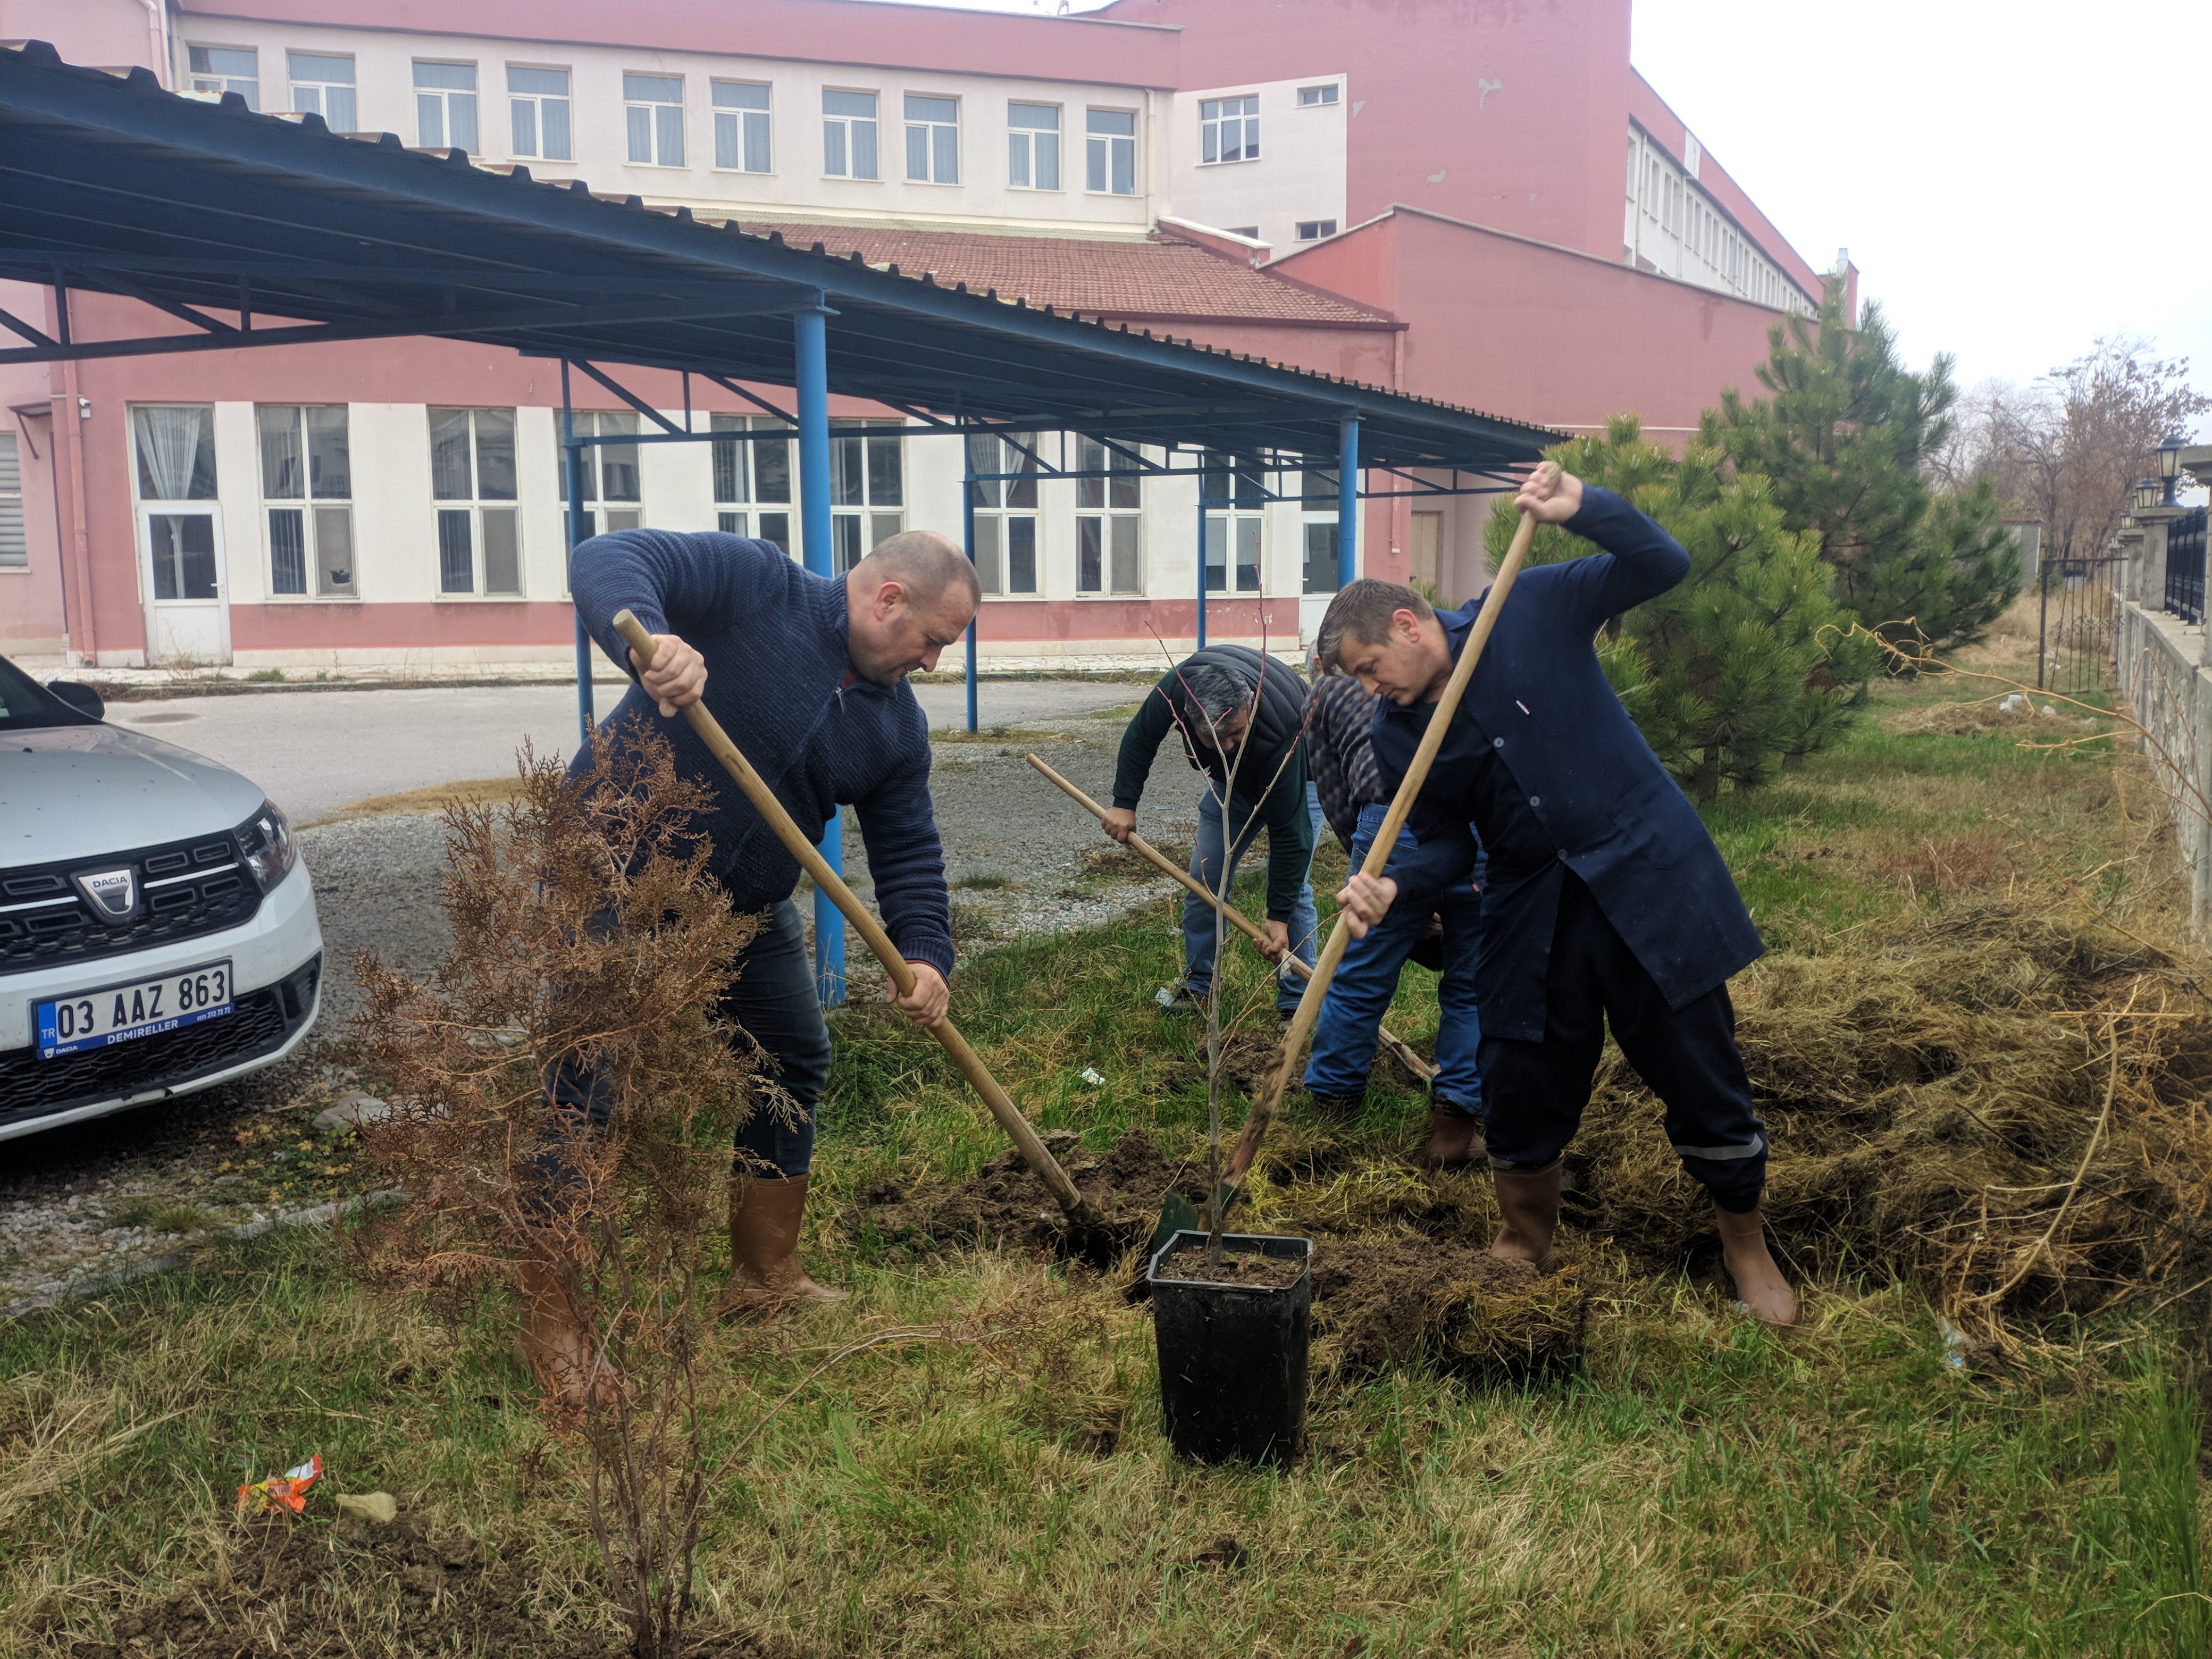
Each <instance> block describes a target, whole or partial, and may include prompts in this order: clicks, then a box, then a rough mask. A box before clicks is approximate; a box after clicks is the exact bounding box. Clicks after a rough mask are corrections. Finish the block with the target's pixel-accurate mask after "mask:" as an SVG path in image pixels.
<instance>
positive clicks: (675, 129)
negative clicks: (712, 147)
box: [623, 70, 690, 170]
mask: <svg viewBox="0 0 2212 1659" xmlns="http://www.w3.org/2000/svg"><path fill="white" fill-rule="evenodd" d="M641 81H672V82H675V83H676V96H675V97H674V99H672V100H671V99H667V98H658V97H654V98H647V97H640V96H637V95H635V94H632V92H631V91H630V83H631V82H641ZM685 94H686V88H685V87H684V77H683V76H680V75H663V74H661V73H660V72H659V70H652V71H649V72H648V71H647V70H623V156H624V158H625V160H626V161H627V163H628V165H629V166H631V167H671V168H676V169H679V170H680V169H683V168H685V167H689V165H690V163H689V161H687V160H686V157H687V156H688V155H690V143H688V142H687V141H686V137H687V136H686V134H685V131H684V127H685V118H684V98H685ZM671 110H673V111H674V112H676V118H675V120H674V121H673V122H671V121H670V120H669V119H668V112H669V111H671ZM641 115H642V116H644V117H645V137H646V141H647V142H646V145H645V149H646V152H647V154H646V156H645V158H644V159H642V160H641V159H640V158H639V156H638V153H637V151H638V143H637V140H638V122H637V118H638V117H639V116H641ZM671 132H672V133H673V134H674V136H675V140H676V143H675V145H674V149H675V151H676V155H675V159H674V160H672V161H671V159H670V158H669V154H668V152H669V149H670V148H671V147H670V145H669V143H668V139H669V137H670V134H671Z"/></svg>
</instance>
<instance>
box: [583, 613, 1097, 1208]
mask: <svg viewBox="0 0 2212 1659" xmlns="http://www.w3.org/2000/svg"><path fill="white" fill-rule="evenodd" d="M614 623H615V632H616V633H617V634H619V635H622V636H623V641H624V642H625V643H626V644H628V645H629V648H630V649H631V650H632V651H633V652H635V653H636V655H637V663H638V669H639V671H640V672H643V671H645V670H646V669H647V668H650V667H651V666H652V665H653V636H652V635H650V634H648V633H647V632H646V631H645V627H644V625H643V624H642V623H640V622H639V621H638V619H637V618H636V617H634V616H632V615H631V614H630V613H629V611H628V610H622V611H616V612H615V617H614ZM684 719H685V720H688V721H690V726H691V729H692V730H693V731H694V732H697V733H698V734H699V740H700V741H701V742H702V743H703V744H706V745H707V748H708V751H709V752H711V753H712V754H713V755H714V758H715V759H716V760H718V761H720V762H721V763H722V769H723V770H724V771H726V772H727V773H728V774H729V775H731V776H732V778H735V779H736V780H737V783H738V788H740V789H742V790H744V794H745V799H747V800H749V801H750V802H751V803H752V804H753V810H754V811H756V812H758V813H759V814H760V815H761V817H763V819H765V820H766V821H767V823H768V827H769V829H773V830H775V836H776V839H777V840H778V841H780V842H782V843H783V844H784V846H785V848H787V849H788V850H789V852H790V854H791V855H792V857H793V858H795V859H797V860H799V864H800V866H802V867H803V868H804V869H805V872H806V873H807V874H808V875H810V876H811V877H813V878H814V884H815V885H816V886H817V887H818V888H820V889H821V890H823V892H825V893H827V894H829V897H830V899H831V901H832V902H835V903H836V906H837V908H839V909H840V910H842V911H843V912H844V913H845V916H846V919H847V920H848V921H850V922H851V923H852V924H853V926H854V927H857V928H859V929H860V937H861V938H863V939H866V940H867V942H868V948H869V949H870V950H872V951H874V952H875V953H876V959H877V960H878V961H879V962H881V963H883V964H884V972H885V973H886V974H889V975H890V978H891V983H892V984H893V985H896V987H898V988H899V991H900V994H905V993H907V992H908V991H911V990H912V989H913V988H914V969H911V968H909V967H908V966H907V962H906V958H905V957H902V956H901V955H900V954H899V952H898V947H897V946H896V945H893V944H892V943H891V941H890V934H888V933H884V930H883V927H882V926H881V925H880V924H879V923H878V921H876V919H875V918H874V917H873V916H872V915H869V914H868V910H867V907H866V905H864V904H862V903H861V902H860V900H859V899H858V898H856V897H854V895H853V890H852V889H851V888H849V887H848V886H846V885H845V884H844V881H843V880H842V878H840V877H839V876H838V874H837V872H836V871H835V870H832V869H831V868H830V867H829V863H828V861H827V860H824V859H823V856H822V854H821V852H820V850H819V849H818V848H816V847H815V845H814V844H813V843H812V842H810V841H808V840H807V839H806V837H805V836H804V835H803V834H801V833H800V831H799V826H798V825H797V824H796V823H793V822H792V821H791V814H790V813H788V812H787V811H784V810H783V803H782V802H781V801H780V800H778V799H776V798H775V792H774V791H773V790H771V789H770V788H769V787H768V785H767V784H766V783H764V782H763V781H762V780H761V775H760V774H759V773H757V772H756V771H754V770H753V767H752V763H751V762H750V761H749V760H747V759H746V758H745V757H744V753H743V752H742V751H741V750H739V749H738V745H737V744H734V743H732V742H731V741H730V734H729V733H728V732H725V731H723V730H722V723H721V722H720V720H716V719H715V718H714V715H712V714H709V713H708V712H707V705H706V704H705V703H704V702H692V703H687V704H685V705H684ZM930 1035H931V1036H933V1037H935V1038H936V1039H937V1040H938V1042H940V1043H942V1044H943V1045H944V1047H945V1053H947V1054H951V1056H952V1061H953V1064H955V1065H956V1066H959V1068H960V1070H961V1073H962V1074H963V1076H965V1077H966V1078H967V1079H968V1081H969V1083H970V1084H972V1085H974V1086H975V1092H976V1093H977V1094H979V1095H981V1096H982V1097H983V1103H984V1104H985V1105H986V1106H987V1107H989V1108H990V1109H991V1115H992V1116H993V1117H995V1118H996V1119H998V1120H999V1127H1000V1128H1002V1129H1004V1130H1005V1131H1006V1133H1007V1134H1008V1135H1009V1136H1010V1137H1012V1140H1013V1143H1014V1145H1015V1146H1017V1147H1018V1148H1020V1150H1021V1154H1022V1158H1023V1160H1024V1162H1025V1163H1027V1164H1029V1166H1030V1169H1031V1170H1034V1171H1036V1177H1037V1179H1038V1180H1040V1181H1042V1182H1044V1184H1045V1186H1046V1187H1047V1188H1048V1189H1050V1191H1051V1193H1052V1195H1053V1197H1054V1198H1055V1199H1057V1200H1059V1202H1060V1208H1061V1209H1063V1210H1065V1211H1066V1212H1067V1213H1068V1214H1069V1215H1071V1216H1073V1217H1074V1218H1076V1219H1078V1220H1079V1221H1081V1222H1083V1223H1085V1225H1099V1224H1100V1221H1101V1218H1100V1216H1099V1214H1098V1212H1097V1208H1096V1206H1093V1205H1092V1204H1091V1201H1090V1200H1088V1199H1086V1198H1085V1197H1084V1196H1083V1194H1081V1193H1079V1192H1078V1191H1077V1190H1076V1188H1075V1183H1074V1182H1073V1181H1070V1180H1069V1179H1068V1178H1067V1171H1066V1170H1063V1169H1061V1168H1060V1161H1059V1160H1058V1159H1057V1158H1054V1157H1053V1155H1052V1153H1051V1152H1050V1151H1049V1150H1048V1148H1047V1147H1046V1146H1045V1144H1044V1142H1043V1141H1042V1140H1040V1139H1037V1133H1036V1130H1035V1129H1033V1128H1031V1127H1030V1121H1029V1120H1028V1119H1027V1118H1025V1117H1024V1116H1023V1115H1022V1113H1021V1109H1020V1108H1019V1107H1018V1106H1017V1105H1015V1104H1014V1103H1013V1101H1012V1097H1009V1096H1008V1095H1007V1093H1006V1091H1005V1090H1004V1089H1002V1088H1000V1086H999V1080H998V1079H996V1078H994V1077H993V1076H992V1075H991V1073H990V1069H989V1068H988V1067H987V1066H985V1065H984V1064H983V1061H982V1058H981V1055H979V1054H976V1052H975V1050H974V1049H973V1048H969V1046H968V1039H967V1038H965V1037H963V1036H961V1035H960V1032H959V1030H958V1028H957V1027H956V1026H955V1025H954V1024H952V1021H951V1017H950V1016H947V1017H946V1018H944V1019H941V1020H939V1021H938V1023H937V1024H935V1025H933V1026H932V1027H931V1028H930Z"/></svg>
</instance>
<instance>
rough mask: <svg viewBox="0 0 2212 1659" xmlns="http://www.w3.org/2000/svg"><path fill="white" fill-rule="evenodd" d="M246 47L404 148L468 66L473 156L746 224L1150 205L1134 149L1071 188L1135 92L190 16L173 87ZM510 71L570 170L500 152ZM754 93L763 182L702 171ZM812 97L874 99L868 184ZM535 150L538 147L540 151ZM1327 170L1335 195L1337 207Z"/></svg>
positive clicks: (709, 168) (264, 103) (1014, 217)
mask: <svg viewBox="0 0 2212 1659" xmlns="http://www.w3.org/2000/svg"><path fill="white" fill-rule="evenodd" d="M191 46H226V47H231V48H251V49H252V50H253V51H255V52H257V53H258V72H259V86H260V100H261V107H262V108H263V109H264V111H271V112H274V111H282V110H286V109H289V108H290V107H291V105H292V97H291V90H290V82H289V76H288V73H287V63H288V60H287V58H286V52H288V51H297V52H315V53H321V54H329V55H336V56H350V57H351V58H353V60H354V76H355V100H356V123H357V125H358V126H359V128H360V129H361V130H362V131H374V132H394V133H398V135H399V136H400V137H402V138H403V139H404V140H405V141H406V142H407V143H410V144H412V143H416V140H417V138H418V137H419V136H420V134H419V132H418V129H417V125H416V104H415V97H416V88H415V85H414V65H415V64H416V62H417V61H418V60H420V61H424V62H436V63H441V64H453V63H468V64H474V65H475V67H476V70H477V135H478V137H477V149H476V150H475V151H474V152H472V155H474V156H475V158H476V159H478V160H482V161H493V162H502V161H517V162H519V163H520V165H523V166H526V167H528V168H529V170H530V173H531V175H532V177H533V178H538V179H553V180H556V181H558V182H566V181H568V180H569V179H586V180H587V181H588V182H589V183H590V184H591V185H592V188H593V189H595V190H598V191H624V192H631V193H635V194H636V195H638V196H641V197H644V198H645V199H646V200H647V201H648V202H651V203H654V204H684V205H688V206H690V207H691V208H692V209H693V210H695V211H701V210H708V211H711V212H713V213H714V214H716V215H717V216H719V215H720V214H723V213H731V212H735V213H741V214H745V215H754V214H758V215H760V216H763V217H769V218H775V217H781V218H786V219H799V220H804V219H806V218H808V217H810V216H822V217H829V218H868V219H885V218H896V219H906V220H912V221H915V222H925V223H926V222H943V223H957V224H963V225H976V224H984V225H989V224H994V223H1004V224H1006V225H1007V226H1009V227H1012V226H1015V225H1019V226H1021V227H1023V228H1030V229H1053V228H1062V229H1078V228H1081V229H1089V230H1094V231H1095V230H1101V229H1123V230H1127V231H1128V232H1130V233H1132V234H1141V233H1142V232H1143V231H1145V230H1146V228H1148V227H1149V226H1150V225H1151V224H1152V220H1153V218H1154V216H1155V215H1156V212H1157V211H1158V210H1160V204H1159V203H1158V200H1157V199H1156V188H1155V185H1154V183H1153V176H1154V175H1153V169H1152V165H1151V160H1150V157H1149V156H1148V155H1145V154H1142V153H1140V154H1139V156H1138V165H1137V191H1136V193H1135V194H1133V195H1129V196H1115V195H1112V194H1109V193H1103V192H1092V191H1088V190H1086V189H1085V167H1084V154H1085V152H1084V143H1085V131H1084V128H1085V113H1086V112H1087V111H1088V110H1090V109H1091V108H1093V107H1097V108H1102V109H1105V108H1110V109H1115V110H1123V111H1128V112H1133V113H1134V114H1135V115H1136V116H1137V118H1138V121H1137V125H1138V132H1139V150H1140V152H1142V151H1143V150H1145V149H1148V148H1149V144H1148V143H1147V141H1146V125H1147V120H1146V118H1147V115H1148V112H1149V110H1150V107H1151V100H1150V99H1149V98H1148V96H1147V94H1146V92H1145V91H1144V89H1142V88H1133V87H1117V86H1112V85H1107V84H1103V83H1091V84H1086V83H1084V82H1064V81H1033V80H1025V79H1020V78H1016V77H1009V76H981V75H977V76H957V75H939V74H934V73H926V72H922V71H902V70H885V69H881V68H865V67H860V66H855V65H846V64H828V63H793V62H788V61H784V60H778V59H769V58H742V57H734V56H727V55H723V54H719V53H706V52H653V51H633V50H629V49H621V48H612V47H606V46H573V45H556V44H553V43H549V42H544V41H532V40H526V39H519V38H518V39H495V38H491V37H487V36H466V35H462V36H451V35H433V34H410V33H400V32H391V31H386V30H368V29H337V28H327V27H312V26H307V25H301V24H295V23H262V22H254V21H245V20H239V19H232V18H216V17H204V16H200V15H186V16H183V17H180V18H179V19H178V21H177V30H176V39H175V50H176V55H177V64H176V72H177V76H178V80H177V84H178V85H179V87H189V86H190V85H191V75H190V73H189V70H188V69H187V64H188V61H189V59H188V54H189V49H190V48H191ZM509 64H515V65H518V66H526V67H531V68H550V69H561V70H567V71H568V76H569V90H570V112H571V122H570V125H571V131H572V148H573V149H574V159H573V160H570V161H558V160H552V159H549V158H547V157H545V156H544V155H534V156H517V155H514V154H513V127H512V123H511V121H510V118H509V111H508V94H507V66H508V65H509ZM625 72H628V73H631V74H642V75H657V76H678V77H680V78H681V79H682V81H683V82H684V166H682V167H661V166H655V165H641V164H637V163H633V162H632V161H630V160H629V146H628V135H627V126H626V120H627V117H626V115H625V112H624V101H623V75H624V73H625ZM718 80H720V81H733V82H755V83H763V84H766V85H767V86H769V88H770V89H771V102H772V109H771V111H770V124H771V130H772V143H771V151H772V157H771V159H772V163H773V168H774V170H773V171H772V172H770V173H745V172H738V171H729V170H725V169H722V168H718V167H715V166H714V155H715V151H714V109H713V105H712V94H711V86H712V83H713V82H715V81H718ZM824 88H840V89H843V90H853V91H867V92H873V93H874V94H876V95H877V119H878V135H877V137H878V172H879V173H880V174H881V175H882V176H881V177H880V178H879V179H876V180H873V181H868V180H861V179H849V178H832V177H829V176H827V175H826V174H825V173H824V170H823V111H822V94H823V89H824ZM909 92H912V93H916V94H927V95H931V96H935V97H949V98H953V99H956V100H958V102H959V106H960V117H959V136H960V161H961V167H960V182H959V183H957V184H953V185H940V184H933V183H910V182H908V180H907V179H906V177H905V155H906V143H905V130H906V129H905V121H904V118H903V111H904V98H905V94H908V93H909ZM1010 101H1014V102H1022V103H1037V104H1049V105H1054V106H1058V107H1059V108H1060V112H1061V119H1060V188H1059V189H1057V190H1054V191H1044V190H1036V189H1016V188H1014V187H1012V185H1010V184H1009V183H1008V172H1009V169H1008V163H1007V137H1008V125H1007V119H1006V106H1007V104H1008V103H1009V102H1010ZM541 148H542V145H541ZM1341 171H1342V169H1341V165H1339V168H1338V172H1339V182H1338V185H1337V186H1336V195H1337V198H1338V200H1339V201H1340V200H1341V197H1342V184H1341Z"/></svg>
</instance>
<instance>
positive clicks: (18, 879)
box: [0, 835, 261, 975]
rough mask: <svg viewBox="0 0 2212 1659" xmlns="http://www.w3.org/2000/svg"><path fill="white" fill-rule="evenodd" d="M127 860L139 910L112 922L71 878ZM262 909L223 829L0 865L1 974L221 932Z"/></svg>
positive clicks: (115, 866)
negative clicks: (102, 852)
mask: <svg viewBox="0 0 2212 1659" xmlns="http://www.w3.org/2000/svg"><path fill="white" fill-rule="evenodd" d="M125 868H128V869H129V870H131V872H133V875H134V876H135V878H136V881H137V892H138V904H137V910H136V912H135V913H134V914H133V915H132V916H131V919H130V920H129V921H125V922H120V923H116V922H110V921H107V919H106V918H105V917H104V916H102V915H100V912H99V911H98V910H96V909H95V908H94V907H93V905H92V902H91V901H90V900H88V899H87V898H86V897H85V896H84V895H83V893H82V891H80V890H78V888H77V885H76V882H75V881H74V880H72V879H71V878H72V877H75V876H78V875H82V874H88V873H90V872H95V871H110V870H121V869H125ZM259 908H261V890H260V888H259V887H258V886H257V885H256V884H255V883H254V880H253V876H252V872H250V871H249V870H247V869H246V861H245V860H244V858H243V857H242V856H241V855H240V850H239V847H238V844H237V842H235V841H234V839H233V838H232V837H231V836H228V835H213V836H194V837H193V838H192V839H191V840H190V841H178V842H167V843H166V844H164V845H162V846H159V847H147V848H140V849H139V850H138V851H137V852H132V853H118V854H113V855H112V856H110V857H107V858H97V859H70V860H66V861H65V862H63V863H59V864H40V865H31V866H25V867H23V868H21V869H15V870H0V975H5V974H21V973H27V972H29V971H30V970H32V969H39V968H52V967H62V966H66V965H68V964H70V963H78V962H91V961H95V960H97V959H98V958H100V957H112V956H118V955H120V954H121V953H122V952H124V951H139V950H143V949H145V948H146V947H147V946H149V945H167V944H170V943H173V941H176V940H179V939H197V938H199V937H200V936H201V935H202V934H204V933H221V932H222V930H223V929H225V928H226V927H237V926H238V925H239V924H240V923H241V922H244V921H250V920H251V919H252V915H253V913H254V912H255V911H257V910H258V909H259Z"/></svg>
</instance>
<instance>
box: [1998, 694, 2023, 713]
mask: <svg viewBox="0 0 2212 1659" xmlns="http://www.w3.org/2000/svg"><path fill="white" fill-rule="evenodd" d="M2015 708H2027V698H2026V697H2023V696H2021V694H2020V693H2019V692H2017V691H2013V692H2008V693H2007V694H2006V696H2005V700H2004V701H2003V702H2001V703H1999V704H1998V705H1997V713H1998V714H2011V713H2012V711H2013V710H2014V709H2015Z"/></svg>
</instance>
